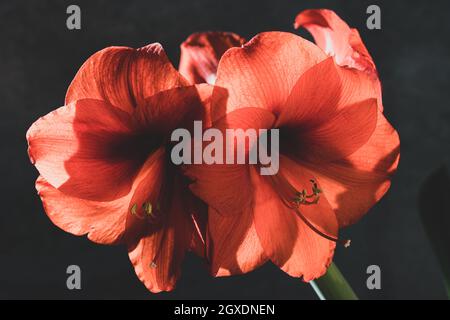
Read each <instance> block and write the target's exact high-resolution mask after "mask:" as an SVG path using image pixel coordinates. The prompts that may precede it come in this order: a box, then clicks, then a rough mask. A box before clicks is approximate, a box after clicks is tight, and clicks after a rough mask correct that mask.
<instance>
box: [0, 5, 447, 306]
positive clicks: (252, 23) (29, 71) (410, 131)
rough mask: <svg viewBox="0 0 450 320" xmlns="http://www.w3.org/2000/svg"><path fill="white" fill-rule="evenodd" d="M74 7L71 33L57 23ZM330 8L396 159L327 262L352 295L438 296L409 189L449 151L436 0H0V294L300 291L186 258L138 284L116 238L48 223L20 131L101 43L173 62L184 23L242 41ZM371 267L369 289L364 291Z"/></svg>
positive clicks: (267, 272) (302, 292)
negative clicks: (152, 281)
mask: <svg viewBox="0 0 450 320" xmlns="http://www.w3.org/2000/svg"><path fill="white" fill-rule="evenodd" d="M69 4H78V5H79V6H80V7H81V12H82V29H81V30H79V31H69V30H67V28H66V24H65V23H66V18H67V15H66V8H67V6H68V5H69ZM369 4H378V5H380V7H381V9H382V30H379V31H370V30H367V28H366V27H365V21H366V17H367V15H366V14H365V11H366V8H367V6H368V5H369ZM320 7H324V8H330V9H334V10H335V11H336V12H337V13H338V14H339V15H341V17H343V18H344V19H345V20H346V21H347V22H349V23H350V24H351V25H353V26H355V27H357V28H358V29H359V30H360V32H361V34H362V37H363V39H364V40H365V43H366V45H367V47H368V48H369V51H370V52H371V53H372V55H373V57H374V59H375V62H376V63H377V66H378V69H379V71H380V76H381V78H382V81H383V85H384V104H385V110H386V111H385V112H386V114H387V116H388V118H389V119H390V121H391V122H392V123H393V125H394V126H395V127H396V128H397V130H398V131H399V133H400V136H401V139H402V140H401V141H402V148H401V151H402V160H401V163H400V169H399V172H398V174H397V176H396V177H395V179H394V181H393V187H392V188H391V190H390V192H389V193H388V195H387V196H386V197H385V198H384V199H383V200H382V201H381V203H379V204H378V205H377V206H376V207H374V208H373V209H372V210H371V212H370V214H368V215H367V216H366V217H365V218H364V219H363V220H362V221H361V222H360V223H359V224H357V225H355V226H353V227H351V228H348V229H347V230H345V231H344V233H345V234H346V235H348V236H350V237H351V238H352V239H353V244H352V247H351V248H350V249H348V250H345V249H339V250H338V251H337V255H336V259H335V261H336V262H337V264H338V265H339V266H340V268H341V270H342V271H343V273H344V274H345V275H346V276H347V278H348V280H349V281H350V282H351V284H352V285H353V287H354V289H355V291H356V292H357V294H358V295H359V296H360V297H361V298H366V299H400V298H413V299H418V298H422V299H428V298H444V297H445V290H444V287H443V285H442V281H441V275H440V270H439V268H438V265H437V262H436V260H435V258H434V256H433V254H432V253H431V249H430V245H429V244H428V242H427V239H426V237H425V235H424V232H423V229H422V227H421V225H420V220H419V216H418V210H417V204H416V202H417V200H416V197H417V192H418V188H419V185H420V183H421V182H422V181H423V179H424V178H425V177H426V176H427V174H429V173H430V171H432V170H433V169H434V168H435V167H437V166H439V165H440V164H441V163H442V162H444V161H447V163H448V160H449V156H450V148H449V145H450V144H449V142H450V141H449V140H450V125H449V124H450V108H449V107H450V106H449V105H448V103H449V101H450V89H449V83H448V75H449V71H450V52H449V51H450V46H449V43H448V35H449V34H450V20H449V19H448V16H449V14H450V2H448V1H435V0H433V1H420V2H419V1H406V0H405V1H400V0H390V1H370V2H368V1H349V0H345V1H344V0H342V1H302V0H295V1H294V0H289V1H288V0H283V1H282V0H276V1H274V0H258V1H244V0H221V1H212V0H190V1H186V0H177V1H168V0H147V1H144V0H142V1H105V0H103V1H92V0H91V1H71V2H67V1H47V0H46V1H42V0H41V1H17V0H14V1H13V0H9V1H2V2H1V4H0V26H1V27H0V39H1V45H0V63H1V72H0V94H1V96H0V98H1V99H0V108H1V109H0V110H1V122H0V133H1V158H0V168H1V174H2V180H1V181H2V183H1V185H0V188H1V192H0V203H1V209H2V210H1V211H2V212H1V214H0V298H68V299H71V298H124V299H128V298H149V299H161V298H182V299H197V298H202V299H208V298H211V299H216V298H227V299H228V298H233V299H241V298H253V299H266V298H267V299H313V298H315V295H314V294H313V292H312V290H311V288H310V287H309V285H307V284H303V283H302V282H300V281H299V280H297V279H293V278H290V277H288V276H287V275H285V274H283V273H282V272H281V271H279V270H278V269H277V268H276V267H274V266H273V265H270V264H267V265H266V266H264V267H263V268H261V269H259V270H257V271H255V272H253V273H251V274H249V275H245V276H238V277H233V278H223V279H214V278H210V277H209V276H208V275H207V272H206V270H205V268H204V267H203V264H202V263H201V261H200V260H199V259H197V258H195V257H193V256H189V257H188V258H187V260H186V262H185V265H184V268H183V276H182V279H181V280H180V281H179V283H178V287H177V289H176V290H175V291H174V292H172V293H168V294H159V295H153V294H150V293H148V292H147V290H146V289H145V288H144V286H143V285H142V284H141V283H140V282H139V280H138V279H137V278H136V276H135V274H134V271H133V269H132V267H131V265H130V263H129V261H128V256H127V253H126V250H125V249H124V248H123V247H106V246H99V245H94V244H92V243H90V242H89V241H88V240H87V239H85V238H78V237H75V236H71V235H69V234H67V233H65V232H63V231H61V230H59V229H58V228H56V227H55V226H53V225H52V224H51V222H50V221H49V220H48V218H47V217H46V215H45V213H44V211H43V209H42V205H41V203H40V200H39V199H38V197H37V195H36V192H35V189H34V180H35V178H36V177H37V171H36V170H35V169H34V167H33V166H32V165H31V164H30V163H29V160H28V157H27V153H26V140H25V132H26V130H27V129H28V127H29V126H30V125H31V123H32V122H33V121H34V120H36V119H37V118H38V117H39V116H42V115H44V114H46V113H48V112H49V111H51V110H53V109H55V108H56V107H59V106H60V105H61V104H62V103H63V99H64V95H65V90H66V88H67V86H68V84H69V82H70V81H71V79H72V78H73V76H74V74H75V72H76V71H77V70H78V68H79V66H80V65H81V64H82V63H83V61H84V60H85V59H87V58H88V57H89V56H90V55H91V54H92V53H94V52H95V51H97V50H99V49H102V48H104V47H106V46H111V45H126V46H132V47H139V46H143V45H145V44H147V43H151V42H161V43H162V44H163V46H164V47H165V49H166V51H167V53H168V55H169V57H170V58H171V59H172V61H173V62H174V64H175V65H177V64H178V57H179V44H180V43H181V42H182V41H183V40H184V39H185V38H186V37H187V36H188V35H189V34H190V33H192V32H195V31H205V30H226V31H234V32H236V33H239V34H241V35H243V36H245V37H247V38H248V39H249V38H251V37H252V36H253V35H255V34H256V33H258V32H261V31H266V30H285V31H291V30H292V29H291V26H292V22H293V19H294V17H295V15H296V13H297V12H299V11H300V10H303V9H306V8H320ZM70 264H77V265H79V266H80V267H81V269H82V290H81V291H69V290H67V289H66V286H65V281H66V273H65V270H66V267H67V266H68V265H70ZM371 264H377V265H379V266H380V267H381V271H382V290H379V291H369V290H368V289H367V288H366V285H365V281H366V278H367V275H366V268H367V266H369V265H371Z"/></svg>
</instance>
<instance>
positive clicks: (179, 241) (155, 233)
mask: <svg viewBox="0 0 450 320" xmlns="http://www.w3.org/2000/svg"><path fill="white" fill-rule="evenodd" d="M180 188H181V186H180V185H179V184H178V182H176V183H175V185H174V188H173V189H172V190H171V192H172V196H171V198H170V202H169V204H168V207H167V209H162V211H163V212H161V218H162V221H161V222H160V223H158V224H157V225H156V224H148V225H147V230H146V235H145V236H144V237H143V238H141V239H140V240H139V241H137V242H134V243H133V242H132V243H130V245H129V249H128V252H129V257H130V260H131V262H132V264H133V265H134V269H135V272H136V275H137V276H138V278H139V279H140V280H141V281H142V282H143V283H144V285H145V286H146V287H147V288H148V289H149V290H150V291H152V292H155V293H156V292H161V291H171V290H173V288H174V287H175V283H176V281H177V279H178V277H179V275H180V266H181V262H182V260H183V258H184V255H185V253H186V250H188V249H189V246H190V243H191V240H192V232H193V224H192V220H191V217H190V215H189V213H188V212H186V210H185V207H184V201H183V196H182V192H183V191H182V190H181V189H180ZM163 208H164V207H163Z"/></svg>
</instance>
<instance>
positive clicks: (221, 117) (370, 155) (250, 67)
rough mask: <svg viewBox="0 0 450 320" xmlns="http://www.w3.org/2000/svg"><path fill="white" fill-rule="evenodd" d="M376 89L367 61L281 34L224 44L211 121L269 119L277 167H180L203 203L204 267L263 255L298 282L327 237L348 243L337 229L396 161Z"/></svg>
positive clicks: (321, 265) (232, 266)
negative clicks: (338, 57)
mask: <svg viewBox="0 0 450 320" xmlns="http://www.w3.org/2000/svg"><path fill="white" fill-rule="evenodd" d="M224 92H226V93H227V95H225V94H224ZM377 98H378V95H377V93H376V92H375V91H374V90H373V85H372V80H371V78H370V77H369V76H368V75H367V73H366V72H363V71H360V70H358V69H355V68H348V67H341V66H339V65H337V64H336V63H335V61H334V59H333V58H331V57H329V56H328V55H327V54H326V53H325V52H324V51H323V50H322V49H320V48H319V47H318V46H316V45H315V44H313V43H311V42H309V41H307V40H305V39H303V38H301V37H299V36H296V35H293V34H290V33H283V32H268V33H261V34H259V35H257V36H256V37H254V38H253V39H252V40H251V41H249V42H248V43H247V44H245V45H244V46H243V47H242V48H231V49H229V50H228V51H226V52H225V54H224V55H223V57H222V59H221V60H220V63H219V67H218V71H217V80H216V88H215V89H214V92H213V95H212V125H213V127H215V128H217V129H219V130H222V131H223V130H225V129H229V128H232V129H236V128H241V129H244V130H246V129H249V128H251V129H275V128H276V129H279V133H280V150H279V154H280V167H279V171H278V173H277V174H275V175H272V176H262V175H260V173H259V172H260V170H258V169H259V168H260V167H261V165H258V164H254V165H248V164H247V165H245V164H214V165H190V166H186V168H185V171H186V174H187V175H189V176H190V178H191V179H193V183H192V185H191V190H192V191H193V192H194V193H195V194H196V195H198V196H199V197H200V198H201V199H203V200H204V201H205V202H206V203H207V204H208V205H209V220H208V237H207V246H208V251H209V258H210V261H211V264H212V271H213V274H215V275H218V276H224V275H230V274H238V273H245V272H248V271H251V270H253V269H255V268H256V267H258V266H260V265H261V264H263V263H264V262H266V261H268V260H270V261H272V262H274V263H275V264H276V265H278V266H279V267H280V268H281V269H283V270H284V271H285V272H287V273H288V274H290V275H291V276H294V277H303V280H304V281H310V280H312V279H315V278H317V277H320V276H321V275H323V274H324V273H325V272H326V269H327V267H328V266H329V264H330V263H331V261H332V257H333V253H334V249H335V246H336V242H339V243H342V244H344V245H348V242H347V241H344V240H340V239H339V236H338V230H339V228H342V227H346V226H348V225H350V224H352V223H354V222H356V221H358V220H359V219H360V218H361V217H362V216H363V215H364V214H365V213H366V212H367V211H368V210H369V209H370V208H371V207H372V206H373V205H374V204H375V203H376V202H377V201H378V200H380V198H381V197H382V196H383V195H384V194H385V193H386V191H387V190H388V188H389V186H390V179H391V177H392V175H393V173H394V172H395V170H396V168H397V164H398V160H399V137H398V135H397V132H396V131H395V130H394V129H393V128H392V126H391V125H390V124H389V123H388V121H387V120H386V119H385V117H384V116H383V114H382V112H381V110H380V109H379V108H378V107H377ZM232 147H236V146H235V145H234V146H232ZM250 147H251V146H250ZM250 147H248V148H247V150H248V149H249V148H250Z"/></svg>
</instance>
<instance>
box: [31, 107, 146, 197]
mask: <svg viewBox="0 0 450 320" xmlns="http://www.w3.org/2000/svg"><path fill="white" fill-rule="evenodd" d="M27 140H28V144H29V149H28V151H29V156H30V159H31V161H32V162H33V163H34V164H35V166H36V168H37V169H38V170H39V173H40V174H41V175H42V176H43V177H44V178H45V180H46V181H47V182H48V183H50V184H51V185H52V186H54V187H55V188H58V189H59V190H60V191H63V192H65V193H67V194H69V195H71V196H75V197H80V198H85V199H89V200H94V201H110V200H113V199H116V198H119V197H121V196H124V195H126V194H127V193H128V191H129V189H130V187H131V183H132V178H133V177H134V175H135V173H136V172H137V170H138V169H139V165H141V164H142V163H143V160H145V158H143V154H142V153H141V152H142V150H140V149H139V145H136V143H135V141H136V140H137V139H136V138H135V135H134V129H133V125H132V121H131V118H130V116H129V114H128V113H126V112H124V111H122V110H120V109H118V108H116V107H113V106H112V105H109V104H107V103H106V102H103V101H100V100H92V99H84V100H78V101H76V102H73V103H71V104H69V105H67V106H64V107H61V108H59V109H57V110H55V111H53V112H51V113H49V114H48V115H46V116H44V117H42V118H40V119H38V120H37V121H36V122H35V123H34V124H33V125H32V126H31V127H30V129H29V130H28V132H27ZM150 151H151V150H146V152H147V153H146V154H149V153H150Z"/></svg>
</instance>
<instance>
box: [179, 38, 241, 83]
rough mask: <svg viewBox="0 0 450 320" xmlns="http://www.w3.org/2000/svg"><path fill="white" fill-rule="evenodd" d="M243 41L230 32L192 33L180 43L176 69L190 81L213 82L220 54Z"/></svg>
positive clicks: (238, 45)
mask: <svg viewBox="0 0 450 320" xmlns="http://www.w3.org/2000/svg"><path fill="white" fill-rule="evenodd" d="M244 42H245V40H244V39H243V38H242V37H240V36H238V35H237V34H234V33H231V32H199V33H194V34H192V35H190V36H189V37H188V38H187V39H186V41H184V42H183V43H182V44H181V57H180V66H179V68H178V70H179V71H180V73H181V74H182V75H183V76H184V77H185V78H186V79H188V80H189V81H191V83H209V84H214V82H215V81H216V73H217V66H218V64H219V60H220V58H221V57H222V55H223V54H224V53H225V51H227V50H228V49H229V48H232V47H240V46H241V45H243V44H244Z"/></svg>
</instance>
